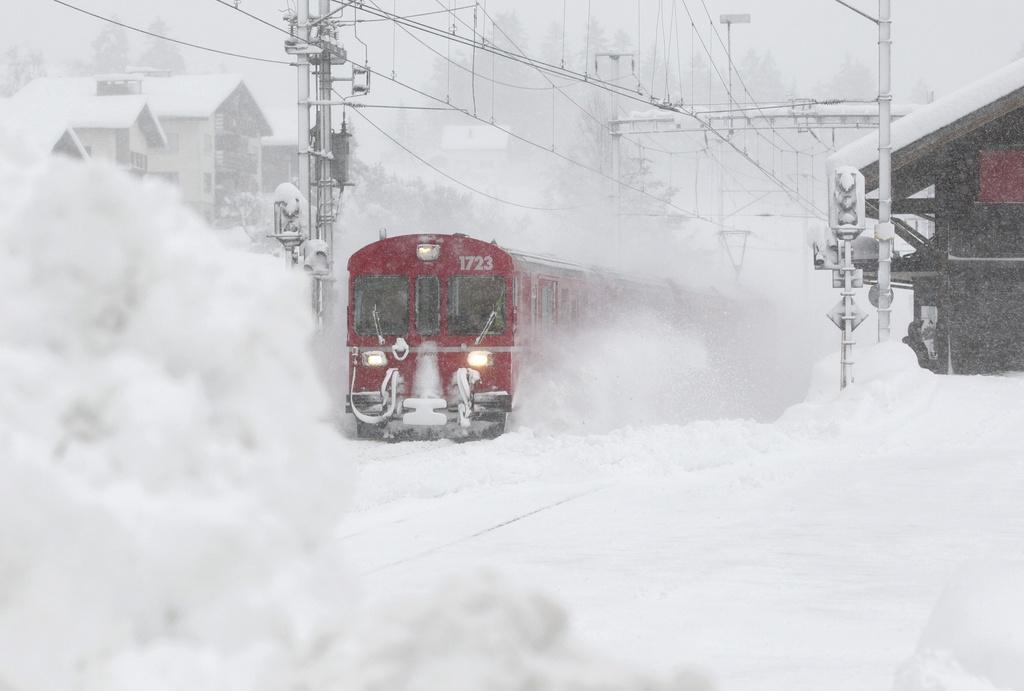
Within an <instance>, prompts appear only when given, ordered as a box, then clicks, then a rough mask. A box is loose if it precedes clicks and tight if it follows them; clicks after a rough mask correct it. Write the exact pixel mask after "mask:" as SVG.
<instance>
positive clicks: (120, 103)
mask: <svg viewBox="0 0 1024 691" xmlns="http://www.w3.org/2000/svg"><path fill="white" fill-rule="evenodd" d="M95 93H96V82H95V81H94V80H93V79H92V78H91V77H84V78H77V77H76V78H57V77H54V78H50V77H43V78H40V79H34V80H33V81H31V82H29V83H28V84H26V85H25V86H24V87H23V88H22V89H21V90H20V91H18V93H16V94H15V95H14V97H13V99H12V100H13V101H14V102H15V103H17V104H18V106H19V107H21V108H24V109H25V110H27V111H30V112H32V113H35V114H37V115H38V116H39V117H44V116H45V117H47V118H53V119H54V120H55V121H60V122H62V123H63V125H64V126H70V127H72V128H76V129H126V128H129V127H131V126H132V125H135V124H138V125H139V128H140V129H141V130H142V132H143V134H144V135H145V137H146V141H147V143H148V144H149V145H150V146H154V147H163V146H166V145H167V138H166V136H165V135H164V131H163V128H162V127H160V122H159V121H158V120H157V119H156V117H155V116H154V115H153V112H152V110H150V107H149V104H148V102H147V100H146V97H145V96H133V95H117V96H96V95H95Z"/></svg>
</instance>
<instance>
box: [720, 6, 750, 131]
mask: <svg viewBox="0 0 1024 691" xmlns="http://www.w3.org/2000/svg"><path fill="white" fill-rule="evenodd" d="M718 21H719V22H720V23H722V24H725V35H726V43H725V46H726V47H725V58H726V60H727V61H728V63H729V136H730V137H731V136H732V134H733V121H732V118H733V113H732V111H733V109H734V108H735V107H736V102H735V99H734V98H733V97H732V71H733V69H732V25H733V24H749V23H750V15H749V14H723V15H720V16H719V17H718Z"/></svg>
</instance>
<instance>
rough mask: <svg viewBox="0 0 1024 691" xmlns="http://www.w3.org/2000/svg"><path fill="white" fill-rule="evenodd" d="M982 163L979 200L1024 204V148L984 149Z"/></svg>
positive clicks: (989, 202) (991, 202)
mask: <svg viewBox="0 0 1024 691" xmlns="http://www.w3.org/2000/svg"><path fill="white" fill-rule="evenodd" d="M980 163H981V165H980V168H981V171H980V173H981V189H980V191H979V192H978V201H979V202H982V203H988V204H1024V150H1020V149H1001V150H990V151H982V152H981V161H980Z"/></svg>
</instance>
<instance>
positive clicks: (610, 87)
mask: <svg viewBox="0 0 1024 691" xmlns="http://www.w3.org/2000/svg"><path fill="white" fill-rule="evenodd" d="M363 7H364V9H365V10H366V11H368V12H371V13H372V14H379V16H387V14H388V13H387V12H386V11H381V10H380V9H379V8H367V7H366V6H365V5H364V6H363ZM395 21H399V22H402V23H403V24H405V25H407V26H410V27H411V28H416V29H418V30H421V31H423V32H424V33H427V34H432V35H434V36H438V34H437V33H436V31H437V30H436V27H432V26H429V25H425V24H420V23H419V22H413V21H408V20H406V19H405V18H404V17H395ZM440 37H441V38H446V36H444V35H442V36H440ZM451 40H457V41H458V42H460V43H462V44H463V45H466V46H467V47H469V46H474V45H475V46H477V48H479V49H480V50H487V51H490V52H494V53H496V54H497V55H499V56H502V57H505V58H507V59H510V60H515V61H517V62H522V63H523V64H526V65H530V66H533V67H537V68H540V69H544V70H545V71H548V72H551V73H552V74H556V75H560V76H563V77H573V78H576V79H578V80H581V81H585V82H587V83H590V84H592V85H594V86H596V87H598V88H602V89H605V90H607V91H610V92H612V93H616V94H619V95H621V96H623V97H624V98H629V99H632V100H635V101H638V102H641V103H644V104H645V105H648V106H654V107H655V108H659V109H662V110H668V111H671V112H676V113H679V114H681V115H684V116H687V117H690V118H693V119H694V120H696V121H697V122H698V123H700V124H701V125H702V126H703V127H704V128H705V129H706V130H707V131H708V132H710V133H712V134H714V135H715V136H716V137H717V138H719V139H720V140H722V141H723V142H724V143H725V144H726V145H727V146H729V147H731V148H732V149H734V150H735V151H736V152H737V153H738V154H740V156H741V157H742V158H743V159H744V160H746V161H747V162H749V163H750V164H751V165H753V166H754V167H755V168H757V169H758V170H760V171H761V172H762V173H763V174H764V175H765V176H766V177H767V178H769V179H770V180H772V181H773V182H774V183H775V184H776V185H778V186H779V187H780V189H782V190H783V191H785V192H786V194H787V195H789V196H790V198H792V199H793V200H794V201H796V202H797V203H798V204H800V205H802V206H803V205H807V208H808V210H809V211H812V212H813V213H816V214H818V215H819V217H824V214H823V212H822V211H821V210H820V209H818V208H817V207H816V206H815V204H814V202H813V201H812V200H808V199H806V198H805V197H803V195H801V194H800V193H799V191H797V190H794V189H793V188H791V187H790V186H789V185H788V184H787V183H786V182H785V181H783V180H782V179H780V178H779V177H778V176H777V175H775V174H774V173H773V172H772V171H771V170H769V169H767V168H765V167H764V165H762V164H761V163H760V162H759V161H757V160H756V159H754V158H752V157H751V156H750V154H749V153H748V152H747V151H745V150H744V149H743V148H742V147H740V146H738V145H737V144H736V143H735V142H734V141H732V140H731V139H730V138H729V137H728V136H727V134H726V133H725V132H723V131H721V130H719V129H718V128H716V127H715V126H714V125H712V124H711V123H710V122H709V121H706V120H704V119H703V118H702V117H701V114H700V113H698V112H695V111H692V110H687V109H685V108H683V107H681V106H679V105H674V104H659V103H658V102H657V100H656V99H654V98H651V99H650V100H646V99H644V98H642V97H640V96H639V95H638V94H637V93H635V92H633V91H631V90H627V89H623V88H622V87H620V86H618V85H616V84H614V83H611V82H607V81H604V80H600V79H595V78H591V77H590V76H589V75H586V74H580V73H576V72H573V71H572V70H567V69H562V68H559V67H557V66H554V65H551V64H549V63H545V62H544V61H542V60H538V59H536V58H530V57H527V56H517V55H516V54H514V53H512V52H510V51H506V50H503V49H500V48H496V47H493V46H481V45H480V43H479V42H478V41H476V40H475V39H464V38H462V37H451ZM715 71H716V72H718V68H717V66H716V67H715ZM718 74H719V77H720V79H723V80H724V78H723V77H722V76H721V73H720V72H718ZM760 136H762V137H763V135H760ZM769 141H770V140H769ZM794 151H795V149H794Z"/></svg>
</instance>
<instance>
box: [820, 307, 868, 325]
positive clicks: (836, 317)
mask: <svg viewBox="0 0 1024 691" xmlns="http://www.w3.org/2000/svg"><path fill="white" fill-rule="evenodd" d="M851 302H852V301H851ZM844 314H846V305H844V304H843V301H842V300H840V301H839V302H837V303H836V305H835V307H833V308H832V309H830V310H829V311H828V312H826V313H825V316H826V317H828V318H829V319H830V320H831V321H832V323H833V324H835V325H836V326H838V327H839V328H840V329H842V328H843V315H844ZM850 314H851V316H852V317H853V321H852V322H851V331H852V330H853V329H856V328H857V327H858V326H860V325H861V324H862V323H863V322H864V320H865V319H867V318H868V313H867V312H863V311H861V309H860V308H859V307H857V303H856V302H852V304H851V305H850Z"/></svg>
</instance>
